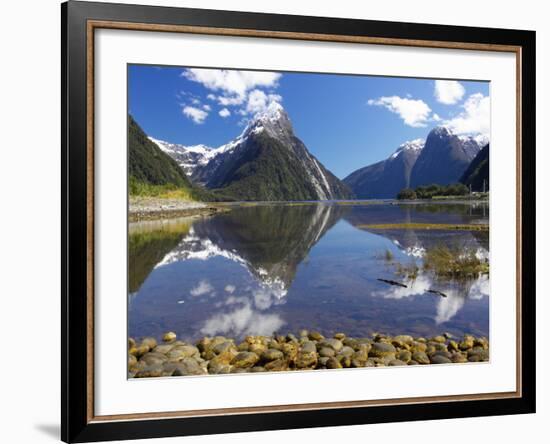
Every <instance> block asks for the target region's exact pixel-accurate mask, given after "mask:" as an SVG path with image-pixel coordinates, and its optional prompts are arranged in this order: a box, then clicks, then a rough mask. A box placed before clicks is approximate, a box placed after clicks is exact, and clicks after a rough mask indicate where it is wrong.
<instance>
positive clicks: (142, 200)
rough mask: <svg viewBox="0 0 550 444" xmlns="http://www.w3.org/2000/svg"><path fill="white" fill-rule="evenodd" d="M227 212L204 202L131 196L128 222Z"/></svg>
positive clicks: (226, 209) (225, 209) (223, 208)
mask: <svg viewBox="0 0 550 444" xmlns="http://www.w3.org/2000/svg"><path fill="white" fill-rule="evenodd" d="M225 211H229V209H228V208H226V207H222V206H218V205H215V204H210V203H204V202H193V201H185V200H181V199H163V198H156V197H133V196H131V197H130V199H129V208H128V220H129V222H139V221H147V220H156V219H172V218H178V217H192V216H211V215H213V214H216V213H220V212H225Z"/></svg>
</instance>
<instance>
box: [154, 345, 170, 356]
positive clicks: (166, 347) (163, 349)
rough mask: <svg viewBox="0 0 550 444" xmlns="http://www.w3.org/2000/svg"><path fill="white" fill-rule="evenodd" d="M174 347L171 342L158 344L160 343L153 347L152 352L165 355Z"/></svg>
mask: <svg viewBox="0 0 550 444" xmlns="http://www.w3.org/2000/svg"><path fill="white" fill-rule="evenodd" d="M173 348H174V346H173V345H172V344H160V345H157V346H156V347H155V348H154V350H153V351H154V352H155V353H162V354H163V355H165V354H166V353H168V352H169V351H170V350H172V349H173Z"/></svg>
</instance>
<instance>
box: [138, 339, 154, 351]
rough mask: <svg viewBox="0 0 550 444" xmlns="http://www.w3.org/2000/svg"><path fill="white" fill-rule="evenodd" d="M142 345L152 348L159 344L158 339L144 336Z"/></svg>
mask: <svg viewBox="0 0 550 444" xmlns="http://www.w3.org/2000/svg"><path fill="white" fill-rule="evenodd" d="M141 345H143V346H146V347H148V348H149V350H152V349H154V348H155V347H156V346H157V340H156V339H155V338H152V337H147V338H143V339H142V341H141Z"/></svg>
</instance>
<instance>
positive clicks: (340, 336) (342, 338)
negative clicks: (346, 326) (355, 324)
mask: <svg viewBox="0 0 550 444" xmlns="http://www.w3.org/2000/svg"><path fill="white" fill-rule="evenodd" d="M333 337H334V339H338V340H340V341H343V340H344V339H345V338H346V335H345V334H344V333H336V334H335V335H334V336H333Z"/></svg>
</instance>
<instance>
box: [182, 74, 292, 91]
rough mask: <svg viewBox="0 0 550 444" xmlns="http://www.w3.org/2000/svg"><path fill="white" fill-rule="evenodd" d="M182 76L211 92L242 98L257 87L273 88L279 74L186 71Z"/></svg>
mask: <svg viewBox="0 0 550 444" xmlns="http://www.w3.org/2000/svg"><path fill="white" fill-rule="evenodd" d="M182 75H183V76H184V77H185V78H187V79H188V80H191V81H193V82H198V83H200V84H202V85H203V86H204V87H205V88H207V89H210V90H213V91H224V92H225V93H227V94H228V95H230V96H238V97H244V96H245V95H246V93H247V92H248V91H249V90H251V89H254V88H256V87H258V86H262V87H275V86H277V82H278V80H279V78H280V77H281V74H278V73H275V72H260V71H236V70H225V69H201V68H190V69H186V70H185V71H184V72H183V73H182Z"/></svg>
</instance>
